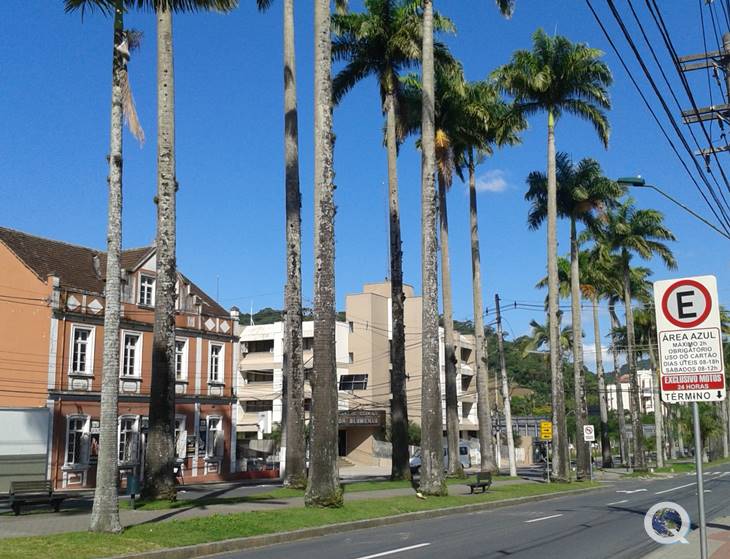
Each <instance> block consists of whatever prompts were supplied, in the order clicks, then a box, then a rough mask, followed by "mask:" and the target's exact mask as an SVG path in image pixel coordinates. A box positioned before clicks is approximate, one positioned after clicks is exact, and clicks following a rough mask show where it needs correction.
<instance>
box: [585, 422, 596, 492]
mask: <svg viewBox="0 0 730 559" xmlns="http://www.w3.org/2000/svg"><path fill="white" fill-rule="evenodd" d="M595 440H596V430H595V428H594V427H593V425H584V426H583V441H584V442H586V443H588V452H589V461H588V472H589V474H588V475H589V476H590V480H591V481H593V441H595Z"/></svg>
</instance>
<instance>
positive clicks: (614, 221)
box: [592, 198, 677, 470]
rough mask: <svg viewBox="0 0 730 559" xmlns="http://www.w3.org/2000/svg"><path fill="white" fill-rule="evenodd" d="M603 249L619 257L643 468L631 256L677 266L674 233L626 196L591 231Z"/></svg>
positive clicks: (634, 423) (636, 438)
mask: <svg viewBox="0 0 730 559" xmlns="http://www.w3.org/2000/svg"><path fill="white" fill-rule="evenodd" d="M592 234H593V236H594V237H595V239H596V241H597V243H598V244H599V245H600V246H601V248H602V250H604V251H605V252H607V253H609V254H613V255H615V256H617V257H618V264H619V266H620V268H619V269H620V270H621V278H622V287H623V303H624V308H625V310H626V338H627V344H626V346H627V347H626V354H627V363H628V368H629V377H630V381H631V423H632V430H633V434H634V445H635V446H634V451H635V454H636V458H635V461H636V467H637V468H638V469H639V470H644V469H646V457H645V456H644V437H643V432H642V428H641V415H640V406H639V383H638V377H637V374H636V353H635V337H634V316H633V309H632V306H631V304H632V303H631V302H632V299H633V296H632V289H631V287H632V285H631V258H632V257H633V256H634V255H636V256H638V257H640V258H642V259H644V260H648V259H650V258H653V257H654V256H658V257H659V258H660V259H661V260H662V261H663V262H664V264H665V265H666V266H667V268H669V269H670V270H671V269H674V268H676V266H677V263H676V260H675V259H674V255H673V254H672V251H671V250H670V249H669V247H668V246H667V245H666V244H665V243H664V241H673V240H674V235H673V234H672V232H671V231H670V230H669V229H667V228H666V227H665V226H664V216H663V215H662V213H661V212H658V211H656V210H640V209H637V208H636V207H635V206H634V201H633V199H632V198H628V199H627V200H626V201H625V202H623V203H622V204H620V205H619V206H618V207H617V208H616V209H615V210H614V211H612V212H608V213H607V214H606V215H605V216H604V219H603V220H602V223H601V224H599V225H598V226H597V227H595V228H594V229H593V232H592Z"/></svg>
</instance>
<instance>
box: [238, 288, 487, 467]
mask: <svg viewBox="0 0 730 559" xmlns="http://www.w3.org/2000/svg"><path fill="white" fill-rule="evenodd" d="M404 292H405V296H406V301H405V331H406V344H405V346H406V374H407V376H408V378H407V383H406V390H407V397H408V415H409V419H410V420H411V421H415V422H416V423H420V420H421V298H420V297H418V296H416V295H415V294H414V292H413V288H412V287H410V286H407V285H406V286H404ZM312 336H313V324H312V323H311V322H305V323H304V325H303V340H304V343H303V347H304V356H303V359H304V364H305V374H306V369H308V368H311V363H312V340H313V337H312ZM440 337H441V350H440V355H439V359H440V363H441V385H442V386H441V392H442V394H445V377H444V352H443V330H441V332H440ZM391 338H392V317H391V306H390V284H389V283H387V282H382V283H373V284H366V285H365V286H364V288H363V291H362V292H361V293H356V294H350V295H348V296H347V297H346V302H345V322H338V323H337V326H336V346H337V349H336V354H337V377H338V389H339V417H338V421H339V427H340V429H339V454H340V456H341V457H342V458H345V459H347V460H349V461H351V462H353V463H356V464H363V465H383V464H384V463H385V462H386V461H387V458H386V456H385V454H384V453H381V452H379V449H380V445H379V444H378V443H379V441H380V440H382V434H383V431H384V429H385V428H386V423H387V421H388V415H389V410H390V370H391V364H390V351H391ZM240 343H241V358H240V361H239V375H238V383H239V384H238V398H239V410H238V421H237V429H238V438H239V450H240V454H241V455H248V456H253V455H254V454H255V452H251V449H252V448H253V449H255V450H258V449H264V452H265V451H268V450H271V449H270V447H269V446H267V445H266V444H265V443H256V442H253V441H255V440H262V439H266V437H267V435H268V434H269V433H271V429H272V426H273V425H274V424H275V423H279V422H280V421H281V407H282V400H281V386H282V364H283V343H284V340H283V324H282V323H281V322H277V323H275V324H268V325H261V326H244V327H241V328H240ZM455 345H456V357H457V360H458V363H457V391H458V398H459V416H460V424H459V427H460V432H461V437H462V438H465V439H466V438H469V437H476V436H477V429H478V423H477V414H476V376H475V375H476V363H475V360H474V337H473V336H464V335H458V333H457V339H456V343H455ZM310 394H311V390H310V388H309V386H308V385H306V387H305V395H306V397H307V398H309V395H310ZM308 405H309V402H308V401H306V400H305V409H307V408H308ZM445 409H446V404H445V402H442V412H443V416H444V432H445V429H446V422H445ZM244 441H248V442H244ZM241 460H242V459H241ZM253 460H255V458H253ZM251 465H252V464H250V463H249V464H246V465H245V467H248V466H251ZM240 467H241V468H243V467H244V464H242V463H241V464H240ZM254 467H255V464H254Z"/></svg>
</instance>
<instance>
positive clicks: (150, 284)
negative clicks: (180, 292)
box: [139, 274, 155, 307]
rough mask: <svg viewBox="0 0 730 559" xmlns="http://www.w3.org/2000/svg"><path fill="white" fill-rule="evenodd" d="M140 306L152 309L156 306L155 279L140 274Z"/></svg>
mask: <svg viewBox="0 0 730 559" xmlns="http://www.w3.org/2000/svg"><path fill="white" fill-rule="evenodd" d="M139 304H140V305H141V306H143V307H152V306H154V304H155V278H154V277H152V276H146V275H144V274H140V276H139Z"/></svg>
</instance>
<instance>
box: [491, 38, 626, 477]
mask: <svg viewBox="0 0 730 559" xmlns="http://www.w3.org/2000/svg"><path fill="white" fill-rule="evenodd" d="M532 39H533V48H532V50H531V51H527V50H518V51H517V52H515V53H514V54H513V55H512V60H511V61H510V63H509V64H506V65H504V66H502V67H500V68H498V69H497V70H496V71H495V72H494V74H493V76H494V78H495V79H496V80H497V82H498V83H499V84H500V86H501V87H502V88H503V89H504V90H505V91H506V92H507V93H509V94H511V95H513V96H514V98H515V104H516V105H517V106H518V107H520V108H521V109H522V111H523V112H524V113H525V114H527V115H530V114H535V113H537V112H541V111H545V112H547V117H548V118H547V120H548V122H547V129H548V130H547V132H548V134H547V144H548V150H547V151H548V156H547V215H546V217H547V258H548V278H549V287H548V296H549V309H548V317H549V322H550V328H551V332H552V336H551V339H552V341H551V343H550V367H551V374H552V382H553V389H552V392H553V424H554V425H553V437H554V446H555V449H556V450H557V453H556V460H555V462H554V464H555V471H556V477H557V478H558V479H563V480H568V479H569V477H570V471H569V470H570V464H569V462H568V460H569V458H568V441H567V426H566V421H565V396H564V394H562V393H561V392H560V390H559V387H560V385H562V378H561V377H562V374H563V373H562V371H561V370H560V366H559V365H560V363H559V362H558V321H557V313H558V271H557V258H558V244H557V237H556V222H557V185H556V168H555V165H556V163H555V123H556V121H557V120H558V119H559V118H560V117H561V116H562V115H563V114H564V113H568V114H572V115H575V116H578V117H580V118H581V119H584V120H587V121H588V122H590V123H591V124H592V125H593V126H594V128H595V129H596V132H597V134H598V136H599V138H600V139H601V141H602V142H603V143H604V145H607V144H608V131H609V127H608V121H607V119H606V115H605V114H604V112H603V109H608V108H610V101H609V98H608V92H607V87H608V86H609V85H610V84H611V82H612V81H613V80H612V77H611V72H610V70H609V69H608V66H607V65H606V64H605V63H604V62H603V61H601V60H600V58H601V56H602V55H603V53H602V52H601V51H600V50H598V49H592V48H589V47H588V46H586V45H584V44H573V43H571V42H570V41H569V40H568V39H566V38H565V37H561V36H554V37H550V36H549V35H547V34H546V33H545V32H544V31H543V30H542V29H538V30H537V31H536V32H535V33H534V34H533V36H532Z"/></svg>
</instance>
